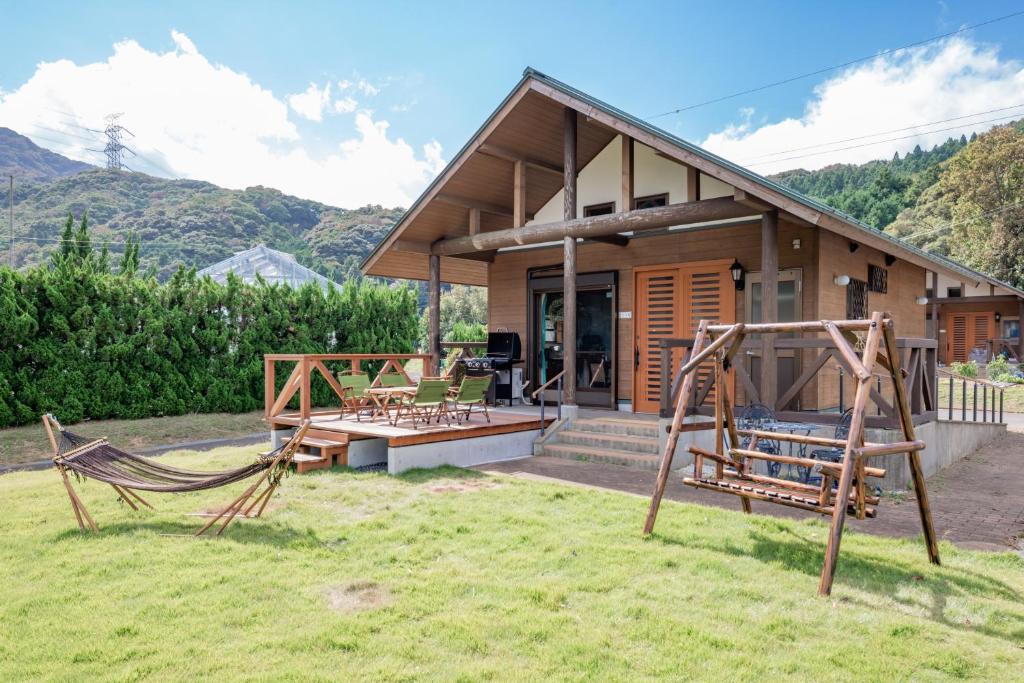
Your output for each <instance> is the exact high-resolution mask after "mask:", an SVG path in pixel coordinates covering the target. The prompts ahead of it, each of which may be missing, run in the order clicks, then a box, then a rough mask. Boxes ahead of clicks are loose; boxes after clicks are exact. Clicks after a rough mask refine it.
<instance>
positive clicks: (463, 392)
mask: <svg viewBox="0 0 1024 683" xmlns="http://www.w3.org/2000/svg"><path fill="white" fill-rule="evenodd" d="M490 387H491V376H490V375H485V376H483V377H466V378H464V379H463V380H462V384H460V385H459V387H458V388H457V389H456V388H455V387H452V389H451V391H450V399H449V400H450V401H451V403H452V407H453V408H454V411H455V419H456V420H458V421H459V424H462V411H463V410H465V411H466V421H467V422H468V421H469V416H470V413H472V412H473V408H479V409H482V410H483V412H484V417H486V418H487V421H488V422H490V421H491V415H490V413H488V412H487V390H488V389H490Z"/></svg>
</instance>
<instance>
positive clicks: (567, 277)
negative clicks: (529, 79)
mask: <svg viewBox="0 0 1024 683" xmlns="http://www.w3.org/2000/svg"><path fill="white" fill-rule="evenodd" d="M576 126H577V121H576V110H575V109H570V108H569V107H566V108H565V125H564V130H563V132H564V139H563V150H564V159H565V162H564V166H563V167H564V171H565V173H564V176H563V178H564V182H565V187H564V195H563V200H564V201H563V211H562V215H563V218H564V219H565V220H567V221H570V220H573V219H575V218H576ZM564 251H565V256H564V261H565V263H564V264H563V267H562V273H563V275H562V280H563V283H562V289H563V292H562V304H563V311H564V313H563V317H562V349H563V350H562V358H563V361H562V369H563V370H564V372H565V376H564V380H563V387H564V398H563V401H562V402H563V405H566V406H570V410H572V409H573V407H575V405H576V238H575V237H574V236H566V237H565V238H564Z"/></svg>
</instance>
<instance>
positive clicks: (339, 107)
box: [334, 95, 359, 114]
mask: <svg viewBox="0 0 1024 683" xmlns="http://www.w3.org/2000/svg"><path fill="white" fill-rule="evenodd" d="M358 106H359V103H358V102H356V101H355V99H354V98H352V97H349V96H348V95H346V96H345V97H342V98H340V99H337V100H334V113H335V114H351V113H352V112H354V111H355V110H356V107H358Z"/></svg>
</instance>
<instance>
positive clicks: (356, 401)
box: [338, 370, 373, 422]
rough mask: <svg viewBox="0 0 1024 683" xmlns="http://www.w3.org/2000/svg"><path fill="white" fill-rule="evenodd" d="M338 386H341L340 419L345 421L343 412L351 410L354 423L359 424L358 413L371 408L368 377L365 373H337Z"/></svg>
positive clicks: (348, 371) (349, 371) (347, 371)
mask: <svg viewBox="0 0 1024 683" xmlns="http://www.w3.org/2000/svg"><path fill="white" fill-rule="evenodd" d="M338 384H340V385H341V418H340V419H342V420H344V419H345V411H346V410H351V411H352V412H353V413H355V415H356V421H357V422H361V421H362V420H361V419H360V413H361V412H362V411H363V410H366V409H367V408H372V407H373V401H372V399H371V397H370V393H369V389H370V376H369V375H367V374H366V373H365V372H352V371H351V370H346V371H344V372H339V373H338Z"/></svg>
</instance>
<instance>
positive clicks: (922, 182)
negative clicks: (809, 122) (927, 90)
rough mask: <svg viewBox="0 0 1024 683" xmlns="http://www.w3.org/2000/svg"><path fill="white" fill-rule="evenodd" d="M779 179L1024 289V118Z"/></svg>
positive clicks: (868, 222)
mask: <svg viewBox="0 0 1024 683" xmlns="http://www.w3.org/2000/svg"><path fill="white" fill-rule="evenodd" d="M772 177H773V179H775V180H777V181H779V182H781V183H783V184H785V185H788V186H789V187H792V188H793V189H795V190H798V191H800V192H803V193H804V194H807V195H809V196H812V197H815V198H816V199H820V200H822V201H824V202H825V203H827V204H829V205H831V206H833V207H835V208H837V209H839V210H841V211H845V212H847V213H849V214H851V215H852V216H854V217H855V218H858V219H860V220H862V221H864V222H865V223H867V224H869V225H872V226H874V227H876V228H880V229H883V230H885V231H886V232H890V233H892V234H894V235H897V236H899V237H901V238H903V239H906V240H907V241H909V242H911V243H912V244H915V245H917V246H919V247H921V248H923V249H926V250H928V251H932V252H935V253H938V254H942V255H946V256H950V257H952V258H954V259H957V260H958V261H961V262H963V263H965V264H967V265H969V266H971V267H972V268H975V269H977V270H980V271H982V272H985V273H988V274H989V275H992V276H994V277H997V278H999V279H1001V280H1005V281H1007V282H1010V283H1011V284H1015V285H1017V286H1018V287H1024V122H1019V121H1018V122H1014V123H1010V124H1007V125H1005V126H999V127H997V128H993V129H991V130H989V131H987V132H985V133H983V134H981V135H972V136H971V138H970V140H968V139H967V138H966V137H960V138H959V139H957V138H950V139H949V140H947V141H946V142H945V143H944V144H942V145H939V146H936V147H934V148H932V149H931V150H928V151H924V150H921V149H920V148H916V149H915V150H914V151H913V152H911V153H910V154H908V155H906V156H904V157H902V158H901V157H899V156H898V155H897V156H895V157H893V159H891V160H889V161H871V162H868V163H866V164H860V165H850V164H838V165H834V166H829V167H827V168H823V169H820V170H817V171H804V170H797V171H786V172H784V173H779V174H777V175H775V176H772Z"/></svg>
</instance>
